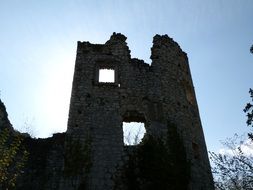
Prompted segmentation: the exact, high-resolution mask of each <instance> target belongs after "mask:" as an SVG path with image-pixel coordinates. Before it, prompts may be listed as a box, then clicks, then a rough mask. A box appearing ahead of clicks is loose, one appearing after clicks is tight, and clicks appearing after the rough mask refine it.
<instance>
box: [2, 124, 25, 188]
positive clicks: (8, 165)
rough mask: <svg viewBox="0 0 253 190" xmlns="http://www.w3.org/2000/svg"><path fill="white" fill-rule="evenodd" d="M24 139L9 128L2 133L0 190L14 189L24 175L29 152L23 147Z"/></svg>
mask: <svg viewBox="0 0 253 190" xmlns="http://www.w3.org/2000/svg"><path fill="white" fill-rule="evenodd" d="M22 140H23V137H22V136H21V135H20V134H14V135H13V134H12V133H11V132H10V130H9V129H8V128H4V129H2V130H1V132H0V189H1V188H2V189H4V190H7V189H12V188H14V187H15V185H16V180H17V177H18V176H19V175H20V174H21V173H22V169H23V168H24V164H25V162H26V160H27V158H28V152H27V151H26V150H24V148H23V147H22Z"/></svg>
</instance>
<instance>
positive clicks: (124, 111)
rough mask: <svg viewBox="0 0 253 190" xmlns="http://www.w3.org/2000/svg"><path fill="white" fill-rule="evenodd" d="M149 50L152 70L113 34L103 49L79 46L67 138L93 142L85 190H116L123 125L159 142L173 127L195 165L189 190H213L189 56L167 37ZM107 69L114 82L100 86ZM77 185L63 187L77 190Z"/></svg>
mask: <svg viewBox="0 0 253 190" xmlns="http://www.w3.org/2000/svg"><path fill="white" fill-rule="evenodd" d="M151 51H152V54H151V59H152V63H151V65H149V64H146V63H144V61H142V60H138V59H132V58H131V56H130V50H129V48H128V46H127V44H126V37H125V36H124V35H122V34H116V33H114V34H113V35H112V36H111V38H110V40H109V41H107V42H106V43H105V44H90V43H89V42H78V47H77V57H76V64H75V74H74V80H73V88H72V96H71V104H70V112H69V122H68V129H67V132H66V137H67V138H66V139H72V140H77V141H80V142H83V143H85V142H86V141H87V139H90V144H89V146H90V150H91V154H90V160H91V166H90V168H89V175H88V176H86V177H85V178H83V180H85V181H86V185H87V186H86V187H87V189H96V190H100V189H101V190H102V189H103V190H105V189H108V190H109V189H113V187H114V185H115V182H114V181H113V175H114V173H115V172H116V168H117V167H118V166H120V165H122V164H123V163H122V160H123V159H122V158H124V156H125V151H124V143H123V130H122V123H123V121H142V122H144V123H145V128H146V135H151V136H156V137H158V138H163V137H166V136H167V125H168V122H171V123H174V124H175V125H176V126H177V130H178V133H179V134H180V136H181V137H182V140H183V143H184V147H185V149H186V155H187V159H188V160H189V161H190V162H191V181H190V184H189V189H194V190H198V189H213V185H212V175H211V171H210V164H209V160H208V156H207V150H206V145H205V140H204V135H203V131H202V127H201V122H200V117H199V112H198V107H197V102H196V98H195V94H194V88H193V84H192V79H191V74H190V69H189V65H188V59H187V55H186V53H184V52H183V51H182V50H181V49H180V47H179V45H178V44H177V43H176V42H174V41H173V40H172V39H171V38H169V37H168V36H167V35H164V36H160V35H156V36H155V37H154V39H153V47H152V48H151ZM104 68H107V69H113V70H114V71H115V82H114V83H101V82H99V81H98V77H99V74H98V73H99V69H104ZM68 147H71V143H68V140H67V141H66V142H65V148H66V150H67V149H68ZM78 183H82V180H80V181H79V182H78ZM78 183H76V184H75V185H72V186H71V185H68V186H66V185H65V187H67V188H66V189H76V188H77V186H78V185H79V184H78ZM69 184H70V183H69ZM62 188H63V187H62Z"/></svg>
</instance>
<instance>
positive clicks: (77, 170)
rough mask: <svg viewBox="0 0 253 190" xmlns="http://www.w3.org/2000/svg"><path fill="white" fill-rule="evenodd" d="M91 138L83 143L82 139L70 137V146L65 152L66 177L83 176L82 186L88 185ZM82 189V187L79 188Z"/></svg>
mask: <svg viewBox="0 0 253 190" xmlns="http://www.w3.org/2000/svg"><path fill="white" fill-rule="evenodd" d="M90 146H91V140H90V138H87V140H86V141H85V142H84V143H82V142H81V141H80V140H70V139H68V147H67V151H66V154H65V163H64V175H65V177H70V178H73V179H74V178H76V177H77V178H78V177H80V176H82V178H83V180H82V182H81V185H80V186H81V188H82V189H85V187H86V181H85V180H86V178H87V175H88V173H89V169H90V167H91V158H90V153H91V147H90ZM79 189H80V188H79Z"/></svg>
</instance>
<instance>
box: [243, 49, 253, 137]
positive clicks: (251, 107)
mask: <svg viewBox="0 0 253 190" xmlns="http://www.w3.org/2000/svg"><path fill="white" fill-rule="evenodd" d="M252 47H253V46H252ZM252 50H253V48H252ZM249 94H250V98H251V102H248V103H247V104H246V106H245V108H244V109H243V111H244V112H245V113H246V114H247V121H246V123H247V125H248V126H252V127H253V90H252V89H251V88H250V89H249ZM249 137H250V139H251V140H253V134H252V133H249Z"/></svg>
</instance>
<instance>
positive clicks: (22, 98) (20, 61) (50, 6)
mask: <svg viewBox="0 0 253 190" xmlns="http://www.w3.org/2000/svg"><path fill="white" fill-rule="evenodd" d="M252 18H253V1H252V0H212V1H209V0H187V1H186V0H100V1H98V0H91V1H86V0H43V1H42V0H0V91H1V95H0V98H1V99H2V100H3V101H4V103H5V105H6V107H7V111H8V113H9V118H10V120H11V122H12V124H13V126H14V127H15V128H16V129H21V130H26V129H25V128H26V127H24V126H25V125H26V126H27V125H28V126H30V125H31V126H32V129H29V130H30V131H32V132H33V133H34V134H35V135H36V136H37V137H47V136H49V135H51V134H52V133H54V132H60V131H65V130H66V127H67V117H68V109H69V99H70V93H71V83H72V77H73V70H74V61H75V56H76V45H77V41H90V42H92V43H105V42H106V41H107V40H108V39H109V37H110V35H111V34H112V33H113V32H120V33H123V34H124V35H126V36H127V38H128V39H127V43H128V46H129V47H130V49H131V55H132V57H137V58H140V59H144V60H145V61H146V62H147V63H150V61H151V60H150V58H149V57H150V48H151V46H152V38H153V36H154V35H155V34H168V35H169V36H170V37H172V38H173V39H174V40H175V41H177V42H178V43H179V45H180V46H181V48H182V49H183V50H184V51H185V52H186V53H187V54H188V57H189V63H190V68H191V73H192V78H193V82H194V86H195V91H196V95H197V100H198V105H199V110H200V115H201V120H202V125H203V129H204V133H205V137H206V142H207V147H208V149H209V150H218V149H219V147H220V146H221V145H220V143H219V141H220V140H224V139H225V138H226V137H231V136H233V134H234V133H240V134H241V133H244V132H247V130H248V127H246V124H245V121H246V117H245V114H244V113H243V111H242V110H243V107H244V105H245V103H246V102H247V101H249V100H250V99H249V94H248V90H249V88H250V87H253V83H252V81H253V80H252V72H253V55H252V54H250V52H249V49H250V46H251V44H252V43H253V19H252Z"/></svg>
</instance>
